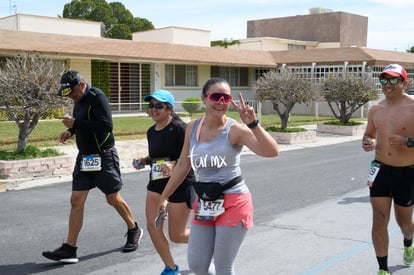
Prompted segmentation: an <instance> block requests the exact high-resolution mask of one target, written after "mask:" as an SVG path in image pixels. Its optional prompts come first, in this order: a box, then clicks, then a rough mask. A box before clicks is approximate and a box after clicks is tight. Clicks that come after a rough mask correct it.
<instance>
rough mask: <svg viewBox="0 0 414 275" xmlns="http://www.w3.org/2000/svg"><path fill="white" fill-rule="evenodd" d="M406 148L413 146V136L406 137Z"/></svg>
mask: <svg viewBox="0 0 414 275" xmlns="http://www.w3.org/2000/svg"><path fill="white" fill-rule="evenodd" d="M406 145H407V148H411V147H414V138H410V137H407V143H406Z"/></svg>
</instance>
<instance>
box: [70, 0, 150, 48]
mask: <svg viewBox="0 0 414 275" xmlns="http://www.w3.org/2000/svg"><path fill="white" fill-rule="evenodd" d="M63 17H64V18H71V19H83V20H90V21H97V22H102V23H103V24H104V26H105V30H104V32H103V33H104V37H107V38H118V39H129V40H130V39H132V33H133V32H138V31H146V30H153V29H154V26H153V24H152V23H151V22H150V21H148V20H147V19H145V18H139V17H134V16H133V15H132V13H131V12H130V11H129V10H128V9H127V8H125V6H124V5H123V4H122V3H121V2H112V3H107V2H106V1H105V0H72V1H71V2H70V3H67V4H65V6H64V8H63Z"/></svg>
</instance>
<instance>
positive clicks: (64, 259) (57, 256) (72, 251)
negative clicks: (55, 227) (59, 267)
mask: <svg viewBox="0 0 414 275" xmlns="http://www.w3.org/2000/svg"><path fill="white" fill-rule="evenodd" d="M76 249H78V248H77V247H73V246H70V245H68V244H67V243H64V244H62V246H61V247H59V248H56V249H55V250H53V251H44V252H43V253H42V255H43V257H46V258H48V259H50V260H54V261H58V262H61V263H68V264H74V263H77V262H79V259H78V257H76Z"/></svg>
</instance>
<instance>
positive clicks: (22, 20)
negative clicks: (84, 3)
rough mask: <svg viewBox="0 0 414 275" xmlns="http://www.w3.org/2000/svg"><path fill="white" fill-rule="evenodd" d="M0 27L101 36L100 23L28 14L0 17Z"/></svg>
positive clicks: (14, 29) (15, 29)
mask: <svg viewBox="0 0 414 275" xmlns="http://www.w3.org/2000/svg"><path fill="white" fill-rule="evenodd" d="M0 29H5V30H13V31H28V32H40V33H53V34H65V35H80V36H89V37H101V23H100V22H92V21H86V20H73V19H64V18H58V17H46V16H37V15H28V14H15V15H12V16H8V17H3V18H0Z"/></svg>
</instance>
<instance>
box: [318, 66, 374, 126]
mask: <svg viewBox="0 0 414 275" xmlns="http://www.w3.org/2000/svg"><path fill="white" fill-rule="evenodd" d="M321 95H322V97H323V98H324V99H325V100H326V101H327V103H328V105H329V108H330V109H331V111H332V113H333V115H334V116H335V118H337V119H339V121H340V122H341V123H342V124H347V123H348V122H349V119H350V118H351V116H352V114H353V113H354V112H355V111H357V110H358V109H359V108H361V107H362V106H363V105H364V104H365V103H367V102H368V101H370V100H374V99H377V98H378V89H377V88H376V86H375V84H374V81H373V79H372V76H371V74H368V73H363V74H362V75H358V74H354V73H346V74H345V75H344V74H340V73H337V74H332V75H330V76H329V78H327V79H326V80H325V81H324V82H323V85H322V91H321Z"/></svg>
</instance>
